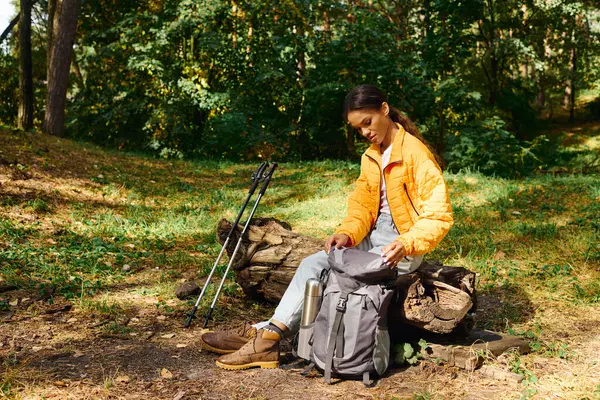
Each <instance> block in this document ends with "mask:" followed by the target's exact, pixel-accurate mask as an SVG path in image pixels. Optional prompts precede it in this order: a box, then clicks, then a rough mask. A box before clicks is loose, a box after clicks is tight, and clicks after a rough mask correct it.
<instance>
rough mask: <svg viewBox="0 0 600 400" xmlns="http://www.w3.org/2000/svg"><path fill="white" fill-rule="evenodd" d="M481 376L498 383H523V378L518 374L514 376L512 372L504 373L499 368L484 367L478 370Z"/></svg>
mask: <svg viewBox="0 0 600 400" xmlns="http://www.w3.org/2000/svg"><path fill="white" fill-rule="evenodd" d="M479 371H480V373H481V374H483V375H485V376H487V377H488V378H493V379H497V380H499V381H508V382H515V383H521V382H522V381H523V376H522V375H519V374H515V373H514V372H510V371H504V370H502V369H500V368H497V367H493V366H491V365H484V366H483V367H481V369H480V370H479Z"/></svg>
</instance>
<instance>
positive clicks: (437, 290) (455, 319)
mask: <svg viewBox="0 0 600 400" xmlns="http://www.w3.org/2000/svg"><path fill="white" fill-rule="evenodd" d="M230 230H231V223H230V222H228V221H227V220H225V219H222V220H221V221H220V222H219V224H218V226H217V239H218V240H219V242H220V243H221V244H223V243H224V242H225V239H226V238H227V235H228V234H229V231H230ZM241 231H242V228H241V227H240V226H238V228H237V230H236V231H235V232H234V234H233V235H232V240H230V242H229V245H228V247H227V249H226V250H227V254H228V255H230V256H231V254H232V252H233V250H234V248H235V246H236V244H237V241H238V238H239V236H240V233H241ZM322 249H323V241H322V240H318V239H315V238H312V237H309V236H304V235H300V234H298V233H296V232H292V231H291V227H290V226H289V224H287V223H286V222H282V221H278V220H276V219H273V218H256V219H253V220H252V223H251V224H250V226H249V229H248V232H247V235H246V236H245V237H244V238H242V243H241V246H240V249H239V252H238V254H237V255H236V259H235V260H234V262H233V265H232V266H233V269H234V271H235V273H236V282H238V284H239V285H240V286H241V287H242V289H243V290H244V293H246V294H247V295H248V296H250V297H253V298H260V299H264V300H267V301H269V302H272V303H277V302H279V300H281V297H282V296H283V293H284V292H285V290H286V289H287V287H288V285H289V283H290V281H291V280H292V277H293V276H294V274H295V272H296V268H297V267H298V265H300V262H301V261H302V260H303V259H304V258H306V257H307V256H309V255H312V254H314V253H317V252H319V251H321V250H322ZM397 284H398V290H397V296H396V300H395V304H394V305H393V307H390V309H393V311H390V313H389V323H390V325H394V326H397V325H400V324H410V325H412V326H416V327H418V328H421V329H424V330H426V331H429V332H434V333H450V332H452V331H454V330H456V329H457V328H458V327H459V326H460V325H461V323H462V322H463V321H464V320H465V317H466V315H467V313H468V312H469V311H470V310H474V309H475V306H476V297H475V274H474V273H472V272H471V271H468V270H466V269H465V268H460V267H448V266H443V265H442V264H440V263H438V262H435V261H429V262H424V263H423V265H422V266H421V267H420V268H419V270H418V271H417V272H414V273H412V274H408V275H404V276H402V277H401V278H399V279H398V282H397Z"/></svg>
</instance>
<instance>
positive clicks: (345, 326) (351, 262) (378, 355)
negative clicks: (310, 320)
mask: <svg viewBox="0 0 600 400" xmlns="http://www.w3.org/2000/svg"><path fill="white" fill-rule="evenodd" d="M328 261H329V265H330V266H331V270H330V272H329V277H328V279H327V283H326V286H325V290H324V292H323V302H322V304H321V308H320V310H319V313H318V314H317V317H316V318H315V321H314V326H313V329H314V330H313V335H312V350H311V361H312V362H313V363H314V364H315V365H316V366H317V367H318V368H319V369H321V370H323V372H324V376H325V382H326V383H331V376H332V374H333V375H334V376H337V377H341V378H359V379H360V378H362V380H363V383H364V384H365V385H369V384H370V383H371V374H372V373H374V372H375V373H376V374H377V375H379V376H381V375H382V374H383V373H384V372H385V371H386V370H387V367H388V364H389V360H390V337H389V334H388V330H387V309H388V305H389V303H390V301H391V298H392V296H393V293H394V282H395V280H396V276H397V274H396V272H395V271H393V270H391V269H390V267H389V266H387V265H384V264H383V259H382V258H381V256H379V255H378V254H374V253H369V252H366V251H362V250H357V249H346V248H343V249H335V250H334V249H332V250H331V252H330V253H329V260H328Z"/></svg>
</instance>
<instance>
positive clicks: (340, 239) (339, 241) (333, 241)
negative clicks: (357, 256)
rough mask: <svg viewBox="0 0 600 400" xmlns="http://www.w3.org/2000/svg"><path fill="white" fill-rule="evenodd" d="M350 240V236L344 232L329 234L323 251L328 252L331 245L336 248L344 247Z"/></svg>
mask: <svg viewBox="0 0 600 400" xmlns="http://www.w3.org/2000/svg"><path fill="white" fill-rule="evenodd" d="M348 242H350V236H348V235H346V234H344V233H338V234H337V235H331V236H329V239H327V240H326V241H325V252H326V253H327V254H329V252H330V251H331V246H335V248H336V249H339V248H340V247H344V246H345V245H347V244H348Z"/></svg>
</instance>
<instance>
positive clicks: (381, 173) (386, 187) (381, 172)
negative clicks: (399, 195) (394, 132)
mask: <svg viewBox="0 0 600 400" xmlns="http://www.w3.org/2000/svg"><path fill="white" fill-rule="evenodd" d="M367 157H369V158H370V159H371V160H373V161H375V164H377V167H378V168H379V174H380V176H381V179H383V181H384V182H385V197H386V198H389V196H388V185H387V182H386V180H385V174H384V173H383V169H382V168H381V165H379V163H378V162H377V160H375V159H374V158H373V157H371V156H370V155H368V154H367ZM395 163H396V162H393V163H389V164H388V165H387V166H389V165H392V164H395ZM387 166H386V167H387ZM404 188H405V189H406V184H404ZM379 191H380V192H381V185H380V186H379ZM408 199H409V200H410V197H409V198H408ZM410 203H411V204H412V201H411V202H410ZM388 204H389V201H388ZM413 208H414V206H413ZM380 210H381V193H380V194H379V196H377V218H379V214H380ZM415 211H416V210H415ZM418 214H419V213H417V215H418ZM390 217H392V222H393V221H394V215H393V214H392V207H390ZM395 225H396V223H395V222H394V226H395Z"/></svg>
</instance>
